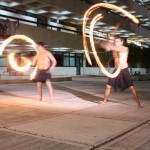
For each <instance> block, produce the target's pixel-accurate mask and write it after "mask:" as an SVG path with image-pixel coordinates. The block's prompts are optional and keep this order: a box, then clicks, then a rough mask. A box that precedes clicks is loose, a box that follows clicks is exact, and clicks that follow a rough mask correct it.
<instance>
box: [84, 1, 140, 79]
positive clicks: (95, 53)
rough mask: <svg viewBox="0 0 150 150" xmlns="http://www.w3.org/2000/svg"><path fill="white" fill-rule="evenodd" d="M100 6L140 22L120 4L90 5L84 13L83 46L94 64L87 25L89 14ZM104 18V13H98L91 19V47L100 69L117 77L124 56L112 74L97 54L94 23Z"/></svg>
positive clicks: (109, 75) (108, 74) (110, 75)
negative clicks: (87, 38) (87, 39)
mask: <svg viewBox="0 0 150 150" xmlns="http://www.w3.org/2000/svg"><path fill="white" fill-rule="evenodd" d="M99 7H105V8H108V9H113V10H117V11H119V12H120V13H122V14H124V15H126V16H127V17H128V18H129V19H131V20H132V21H133V22H134V23H137V24H138V23H139V20H138V19H137V18H136V17H135V16H133V15H132V14H130V13H129V12H127V11H126V10H124V9H122V8H120V7H118V6H115V5H112V4H107V3H98V4H95V5H93V6H92V7H90V8H89V9H88V10H87V11H86V12H85V15H84V21H83V26H82V34H83V35H82V37H83V46H84V52H85V56H86V58H87V61H88V63H89V64H90V65H92V62H91V59H90V56H89V50H88V46H87V41H86V25H87V18H88V17H89V15H90V14H91V13H92V12H93V11H94V10H95V9H97V8H99ZM101 18H102V14H98V15H96V16H95V17H94V18H93V19H92V21H91V24H90V31H89V32H90V44H91V48H92V51H93V54H94V57H95V60H96V62H97V64H98V66H99V67H100V69H101V70H102V72H103V73H104V74H105V75H106V76H108V77H111V78H114V77H116V76H117V75H118V74H119V72H120V70H121V66H122V58H120V63H119V66H118V68H117V70H116V72H114V73H113V74H110V73H109V72H108V71H106V69H105V68H104V66H103V65H102V63H101V61H100V59H99V57H98V55H97V52H96V50H95V45H94V40H93V29H94V25H95V23H96V22H97V21H98V20H99V19H101Z"/></svg>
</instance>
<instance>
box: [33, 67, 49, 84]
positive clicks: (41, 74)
mask: <svg viewBox="0 0 150 150" xmlns="http://www.w3.org/2000/svg"><path fill="white" fill-rule="evenodd" d="M46 71H47V70H39V69H37V73H36V75H35V81H36V82H45V81H46V80H51V74H50V73H46Z"/></svg>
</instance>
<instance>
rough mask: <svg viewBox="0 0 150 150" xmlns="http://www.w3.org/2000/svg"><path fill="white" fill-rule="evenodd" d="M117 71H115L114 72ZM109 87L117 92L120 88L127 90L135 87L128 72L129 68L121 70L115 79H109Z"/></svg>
mask: <svg viewBox="0 0 150 150" xmlns="http://www.w3.org/2000/svg"><path fill="white" fill-rule="evenodd" d="M115 71H116V69H115V70H114V72H115ZM107 84H108V85H110V86H111V87H114V89H115V90H117V89H118V88H120V89H121V90H125V89H127V88H129V87H130V86H133V80H132V77H131V75H130V73H129V71H128V68H124V69H121V71H120V73H119V75H118V76H117V77H115V78H109V80H108V83H107Z"/></svg>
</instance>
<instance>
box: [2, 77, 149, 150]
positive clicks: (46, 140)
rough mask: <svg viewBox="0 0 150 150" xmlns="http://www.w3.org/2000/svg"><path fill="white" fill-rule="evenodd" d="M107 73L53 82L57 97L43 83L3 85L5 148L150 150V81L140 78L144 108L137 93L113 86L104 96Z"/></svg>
mask: <svg viewBox="0 0 150 150" xmlns="http://www.w3.org/2000/svg"><path fill="white" fill-rule="evenodd" d="M106 83H107V78H106V77H95V76H93V77H81V76H78V77H73V81H63V82H53V83H52V85H53V88H54V101H53V102H51V103H47V101H48V100H49V96H48V92H47V88H46V86H45V85H44V84H43V102H41V101H37V98H38V96H37V91H36V84H35V83H22V84H1V85H0V135H1V136H0V150H4V149H5V150H149V149H150V81H135V82H134V84H135V87H136V89H137V92H138V94H139V98H140V101H141V104H142V106H143V108H142V109H137V108H136V104H135V101H134V100H133V98H132V95H131V92H130V91H129V90H126V91H124V92H120V91H118V92H114V91H113V90H112V92H111V95H110V97H109V103H108V104H107V105H103V104H98V102H99V101H102V100H103V93H104V90H105V85H106Z"/></svg>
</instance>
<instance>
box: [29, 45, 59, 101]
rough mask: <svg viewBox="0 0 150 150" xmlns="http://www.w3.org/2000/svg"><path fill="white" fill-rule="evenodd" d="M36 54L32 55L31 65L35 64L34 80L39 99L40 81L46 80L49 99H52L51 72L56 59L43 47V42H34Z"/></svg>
mask: <svg viewBox="0 0 150 150" xmlns="http://www.w3.org/2000/svg"><path fill="white" fill-rule="evenodd" d="M36 51H37V54H36V56H35V57H34V59H33V61H32V64H31V66H37V68H38V70H37V74H36V77H35V80H36V82H37V91H38V93H39V100H40V101H41V100H42V82H46V85H47V87H48V91H49V96H50V101H52V100H53V88H52V85H51V81H50V80H51V73H52V71H53V70H54V68H55V66H56V63H57V62H56V59H55V58H54V56H53V55H52V54H51V53H50V52H49V51H47V50H46V49H45V48H44V43H43V42H38V43H37V44H36Z"/></svg>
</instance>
